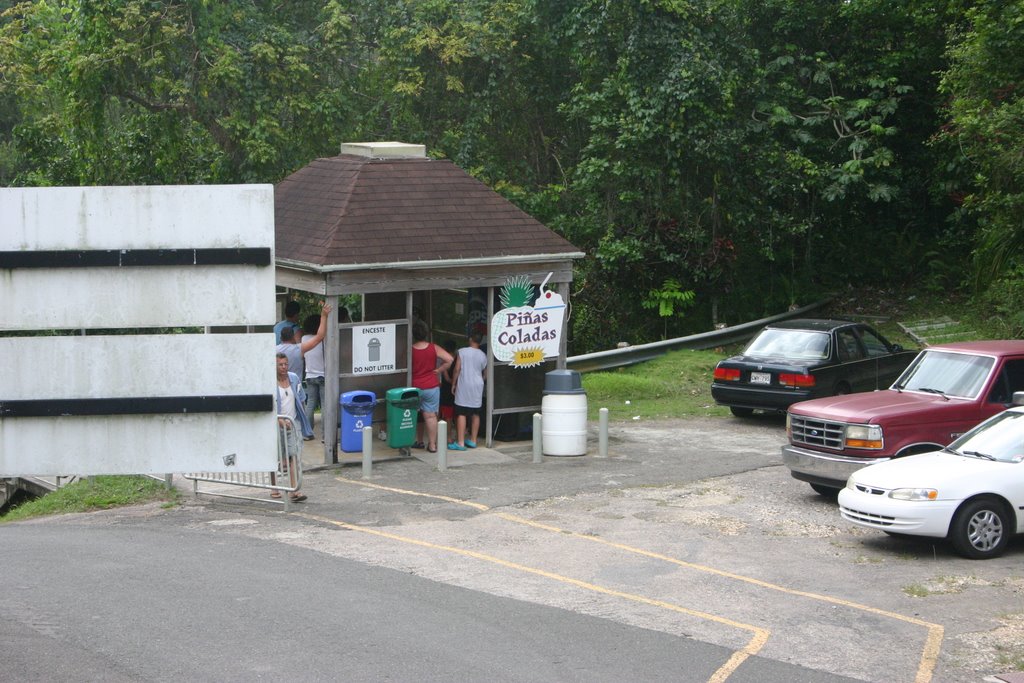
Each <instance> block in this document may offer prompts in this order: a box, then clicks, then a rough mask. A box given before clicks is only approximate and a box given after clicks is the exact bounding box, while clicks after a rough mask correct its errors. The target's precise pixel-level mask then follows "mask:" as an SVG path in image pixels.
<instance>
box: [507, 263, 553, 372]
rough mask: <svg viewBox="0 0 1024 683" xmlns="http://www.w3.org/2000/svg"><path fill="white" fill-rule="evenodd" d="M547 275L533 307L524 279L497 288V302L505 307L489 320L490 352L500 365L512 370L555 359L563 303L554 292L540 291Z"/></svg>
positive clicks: (532, 287) (530, 289) (546, 279)
mask: <svg viewBox="0 0 1024 683" xmlns="http://www.w3.org/2000/svg"><path fill="white" fill-rule="evenodd" d="M550 278H551V274H550V273H549V274H548V276H547V277H546V278H544V282H542V283H541V286H540V295H539V296H538V297H537V300H536V301H535V302H534V305H532V306H530V305H528V304H529V302H530V301H532V300H533V293H534V286H533V284H532V283H531V282H530V281H529V279H527V278H526V277H515V278H512V279H510V280H509V281H508V282H507V283H506V284H505V286H504V287H502V288H501V294H500V299H501V303H502V305H503V306H505V308H504V309H503V310H501V311H499V312H498V313H497V314H495V316H494V318H493V319H492V320H491V344H490V347H491V352H492V353H493V354H494V357H495V358H496V359H497V360H499V361H502V362H505V363H510V364H511V365H513V366H515V367H531V366H534V365H539V364H540V363H542V362H543V361H545V360H546V359H549V358H557V357H558V354H559V346H560V342H561V338H562V326H563V323H564V322H565V302H564V301H562V296H561V295H560V294H558V293H557V292H552V291H550V290H548V289H545V288H544V285H546V284H547V281H548V280H549V279H550Z"/></svg>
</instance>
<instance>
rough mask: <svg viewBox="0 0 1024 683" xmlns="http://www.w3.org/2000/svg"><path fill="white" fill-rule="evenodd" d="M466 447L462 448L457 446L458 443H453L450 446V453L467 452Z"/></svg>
mask: <svg viewBox="0 0 1024 683" xmlns="http://www.w3.org/2000/svg"><path fill="white" fill-rule="evenodd" d="M468 445H469V444H466V446H468ZM466 446H460V445H459V444H457V443H455V442H454V441H453V442H452V443H450V444H448V450H450V451H464V450H466Z"/></svg>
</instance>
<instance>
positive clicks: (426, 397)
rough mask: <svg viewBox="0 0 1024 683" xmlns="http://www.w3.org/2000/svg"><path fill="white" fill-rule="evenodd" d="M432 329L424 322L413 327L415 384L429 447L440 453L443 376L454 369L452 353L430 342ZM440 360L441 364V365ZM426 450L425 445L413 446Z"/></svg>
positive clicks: (417, 322) (413, 372) (430, 450)
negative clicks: (452, 367) (439, 415)
mask: <svg viewBox="0 0 1024 683" xmlns="http://www.w3.org/2000/svg"><path fill="white" fill-rule="evenodd" d="M429 336H430V330H428V329H427V324H426V323H425V322H423V321H422V320H417V321H416V322H415V323H413V326H412V340H413V343H412V385H413V386H414V387H416V388H417V389H419V390H420V413H421V414H422V415H423V424H424V425H425V426H426V433H427V435H426V446H427V451H429V452H430V453H436V452H437V410H438V408H439V406H440V403H441V375H442V374H443V373H444V372H445V371H446V370H447V369H448V368H449V367H451V364H452V361H453V360H454V358H452V354H450V353H448V352H447V351H445V350H444V349H442V348H441V347H440V346H438V345H437V344H434V343H433V342H430V341H428V337H429ZM439 361H440V362H439ZM414 445H415V446H417V447H418V448H423V445H424V444H423V442H417V443H416V444H414Z"/></svg>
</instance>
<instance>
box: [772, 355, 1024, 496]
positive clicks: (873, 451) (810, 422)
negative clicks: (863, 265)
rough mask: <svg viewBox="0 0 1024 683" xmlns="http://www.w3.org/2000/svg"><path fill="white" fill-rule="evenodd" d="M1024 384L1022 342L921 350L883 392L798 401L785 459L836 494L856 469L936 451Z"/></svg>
mask: <svg viewBox="0 0 1024 683" xmlns="http://www.w3.org/2000/svg"><path fill="white" fill-rule="evenodd" d="M1015 391H1024V341H978V342H960V343H955V344H941V345H937V346H931V347H928V348H927V349H924V350H923V351H921V353H919V354H918V355H917V358H915V359H914V360H913V361H912V362H911V363H910V365H909V366H907V369H906V370H904V371H903V374H901V375H900V376H899V377H898V378H897V379H896V381H895V383H893V385H892V386H891V387H890V388H888V389H885V390H882V391H873V392H868V393H862V394H847V395H845V396H832V397H829V398H819V399H814V400H812V401H802V402H800V403H794V404H793V405H792V406H790V407H789V411H788V412H787V414H786V433H787V435H788V436H789V444H787V445H785V446H783V447H782V460H783V462H784V463H785V464H786V466H787V467H789V470H790V473H791V474H792V475H793V477H795V478H796V479H799V480H801V481H806V482H807V483H809V484H810V485H811V488H813V489H814V490H815V491H817V492H818V493H820V494H822V495H835V494H836V493H837V492H838V490H839V489H842V488H843V487H844V486H846V480H847V479H848V478H849V476H850V474H852V473H853V472H854V471H856V470H858V469H860V468H861V467H865V466H867V465H871V464H874V463H877V462H884V461H885V460H890V459H892V458H898V457H901V456H904V455H912V454H914V453H923V452H926V451H932V450H938V449H939V448H942V447H943V446H946V445H947V444H949V443H950V442H951V441H952V440H953V439H955V438H956V437H957V436H959V435H960V434H962V433H964V432H966V431H967V430H968V429H970V428H971V427H973V426H974V425H976V424H978V423H979V422H981V421H982V420H984V419H986V418H988V417H991V416H992V415H995V414H996V413H998V412H1001V411H1003V410H1005V409H1006V408H1008V407H1010V404H1011V401H1012V400H1013V392H1015Z"/></svg>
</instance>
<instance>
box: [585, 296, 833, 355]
mask: <svg viewBox="0 0 1024 683" xmlns="http://www.w3.org/2000/svg"><path fill="white" fill-rule="evenodd" d="M831 300H832V299H831V298H828V299H822V300H821V301H818V302H815V303H813V304H809V305H807V306H803V307H801V308H794V309H793V310H790V311H786V312H785V313H779V314H778V315H773V316H771V317H768V318H761V319H760V320H752V321H750V322H748V323H742V324H740V325H733V326H732V327H723V328H722V329H720V330H712V331H711V332H701V333H700V334H692V335H690V336H688V337H677V338H675V339H666V340H664V341H659V342H651V343H650V344H638V345H636V346H627V347H625V348H621V349H611V350H610V351H597V352H595V353H585V354H583V355H580V356H570V357H569V358H567V359H566V367H568V368H569V369H570V370H576V371H578V372H593V371H596V370H611V369H613V368H620V367H623V366H626V365H635V364H636V363H643V362H644V361H648V360H652V359H654V358H657V357H658V356H663V355H665V354H666V353H668V352H669V351H675V350H677V349H710V348H714V347H716V346H725V345H726V344H735V343H737V342H742V341H746V340H748V339H750V338H751V337H753V336H754V335H755V334H757V333H758V332H759V331H760V330H761V328H762V327H764V326H765V325H768V324H770V323H774V322H779V321H780V320H789V319H791V318H799V317H801V316H803V315H805V314H807V313H810V312H811V311H815V310H817V309H819V308H821V307H822V306H824V305H825V304H827V303H829V302H830V301H831Z"/></svg>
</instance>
